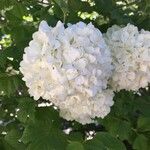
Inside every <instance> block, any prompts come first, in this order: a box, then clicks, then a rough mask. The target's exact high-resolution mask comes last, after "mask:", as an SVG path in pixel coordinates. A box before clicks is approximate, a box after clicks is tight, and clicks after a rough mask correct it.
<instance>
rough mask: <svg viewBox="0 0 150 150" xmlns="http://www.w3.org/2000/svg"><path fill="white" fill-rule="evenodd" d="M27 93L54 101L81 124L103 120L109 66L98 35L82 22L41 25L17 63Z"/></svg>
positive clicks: (109, 100)
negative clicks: (21, 58)
mask: <svg viewBox="0 0 150 150" xmlns="http://www.w3.org/2000/svg"><path fill="white" fill-rule="evenodd" d="M20 70H21V72H22V73H23V75H24V77H23V80H24V81H25V82H26V85H27V87H28V88H29V93H30V95H31V96H33V97H34V99H35V100H38V99H39V98H40V97H42V98H43V99H46V100H49V101H51V102H52V103H54V104H55V105H56V106H57V107H58V108H59V110H60V115H61V116H62V117H63V118H65V119H67V120H76V121H78V122H80V123H82V124H86V123H91V122H93V119H94V118H95V117H101V118H104V117H105V116H106V115H107V114H108V113H109V112H110V107H111V106H112V105H113V92H112V91H111V90H107V83H108V79H109V78H110V75H111V71H112V66H111V57H110V51H109V49H108V47H107V46H106V44H105V42H104V40H103V37H102V34H101V32H100V31H99V30H98V29H96V28H95V27H94V26H93V25H92V24H91V23H90V24H88V25H86V24H84V23H83V22H79V23H77V24H74V25H71V24H69V25H68V27H67V28H64V25H63V23H61V22H58V23H57V25H56V26H55V27H54V28H52V27H49V26H48V24H47V23H46V22H45V21H42V22H41V23H40V26H39V31H38V32H36V33H34V34H33V40H32V41H31V42H30V43H29V47H27V48H25V54H24V56H23V61H22V62H21V63H20Z"/></svg>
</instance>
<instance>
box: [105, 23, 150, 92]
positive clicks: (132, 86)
mask: <svg viewBox="0 0 150 150" xmlns="http://www.w3.org/2000/svg"><path fill="white" fill-rule="evenodd" d="M104 36H105V40H106V43H107V44H108V46H109V48H110V49H111V53H112V57H113V65H114V71H113V75H112V78H111V81H110V84H111V86H112V87H113V89H114V90H117V91H119V90H121V89H126V90H133V91H137V90H138V89H139V88H145V87H147V86H148V83H150V32H149V31H144V30H141V31H140V32H139V31H138V28H137V27H135V26H134V25H131V24H128V25H127V26H126V27H123V28H121V27H119V26H116V25H115V26H112V27H111V28H109V29H108V30H107V33H106V34H105V35H104Z"/></svg>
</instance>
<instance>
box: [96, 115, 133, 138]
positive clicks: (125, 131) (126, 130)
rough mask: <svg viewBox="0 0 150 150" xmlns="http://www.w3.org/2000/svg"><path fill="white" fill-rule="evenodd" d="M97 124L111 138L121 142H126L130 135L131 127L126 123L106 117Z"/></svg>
mask: <svg viewBox="0 0 150 150" xmlns="http://www.w3.org/2000/svg"><path fill="white" fill-rule="evenodd" d="M99 122H100V124H102V125H103V126H104V127H105V128H106V130H107V131H108V132H109V133H110V134H111V135H112V136H114V137H119V138H120V139H121V140H128V139H129V137H130V135H131V132H132V130H131V125H130V123H129V122H128V121H125V120H122V119H119V118H116V117H111V116H108V117H106V118H104V119H102V120H101V121H99Z"/></svg>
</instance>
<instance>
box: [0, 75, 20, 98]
mask: <svg viewBox="0 0 150 150" xmlns="http://www.w3.org/2000/svg"><path fill="white" fill-rule="evenodd" d="M20 83H21V79H20V78H19V76H18V75H9V74H6V73H3V74H2V73H1V74H0V91H3V92H4V94H5V95H7V96H10V95H12V94H14V93H15V92H16V90H17V89H18V88H19V85H20Z"/></svg>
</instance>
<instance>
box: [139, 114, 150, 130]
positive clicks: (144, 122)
mask: <svg viewBox="0 0 150 150" xmlns="http://www.w3.org/2000/svg"><path fill="white" fill-rule="evenodd" d="M137 127H138V130H140V131H142V132H146V131H150V117H139V119H138V123H137Z"/></svg>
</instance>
